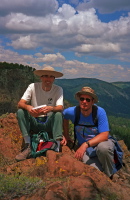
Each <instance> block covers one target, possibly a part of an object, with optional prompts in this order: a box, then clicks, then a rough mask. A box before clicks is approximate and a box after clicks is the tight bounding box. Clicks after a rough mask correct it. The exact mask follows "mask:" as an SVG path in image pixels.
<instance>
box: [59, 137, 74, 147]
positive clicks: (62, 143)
mask: <svg viewBox="0 0 130 200" xmlns="http://www.w3.org/2000/svg"><path fill="white" fill-rule="evenodd" d="M68 141H71V142H72V143H73V140H72V139H71V138H70V137H68V138H65V137H64V136H63V139H62V140H61V142H60V143H61V145H67V142H68Z"/></svg>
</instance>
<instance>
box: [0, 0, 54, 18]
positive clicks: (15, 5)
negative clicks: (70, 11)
mask: <svg viewBox="0 0 130 200" xmlns="http://www.w3.org/2000/svg"><path fill="white" fill-rule="evenodd" d="M57 9H58V2H57V1H56V0H22V1H21V0H1V1H0V15H1V16H4V15H8V14H10V13H23V14H25V15H29V16H45V15H47V14H49V13H55V12H56V10H57Z"/></svg>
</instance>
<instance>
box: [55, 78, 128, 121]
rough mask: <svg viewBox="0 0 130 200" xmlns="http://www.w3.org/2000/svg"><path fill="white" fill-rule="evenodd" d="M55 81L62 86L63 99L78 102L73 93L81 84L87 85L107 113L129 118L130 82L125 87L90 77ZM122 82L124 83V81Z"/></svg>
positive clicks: (73, 102)
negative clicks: (93, 91)
mask: <svg viewBox="0 0 130 200" xmlns="http://www.w3.org/2000/svg"><path fill="white" fill-rule="evenodd" d="M56 83H57V84H58V85H61V86H62V88H63V90H64V96H65V99H66V100H67V101H70V102H71V103H72V104H73V105H75V104H77V103H78V102H77V100H76V99H75V98H74V94H75V93H76V92H77V91H79V90H80V89H81V88H82V87H83V86H89V87H92V88H93V89H94V90H95V91H96V93H97V95H98V98H99V102H98V105H99V106H102V107H104V108H105V110H106V111H107V113H108V114H109V115H114V116H120V117H128V118H130V106H129V105H130V82H127V83H126V87H125V88H121V87H118V86H116V85H115V83H114V84H113V83H108V82H105V81H101V80H98V79H92V78H77V79H57V80H56ZM122 84H124V85H125V82H124V83H122Z"/></svg>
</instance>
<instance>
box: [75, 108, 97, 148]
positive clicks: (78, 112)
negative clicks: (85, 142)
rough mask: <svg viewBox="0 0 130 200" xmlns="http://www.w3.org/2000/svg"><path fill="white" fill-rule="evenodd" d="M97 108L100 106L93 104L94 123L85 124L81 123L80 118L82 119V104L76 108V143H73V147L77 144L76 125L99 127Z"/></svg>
mask: <svg viewBox="0 0 130 200" xmlns="http://www.w3.org/2000/svg"><path fill="white" fill-rule="evenodd" d="M97 109H98V107H97V106H96V105H93V106H92V118H93V122H94V125H91V124H90V125H84V124H79V120H80V113H81V111H80V106H79V105H78V106H76V108H75V121H74V145H73V148H74V146H75V143H76V130H75V127H76V126H77V125H78V126H85V127H88V128H89V127H97V126H98V118H97Z"/></svg>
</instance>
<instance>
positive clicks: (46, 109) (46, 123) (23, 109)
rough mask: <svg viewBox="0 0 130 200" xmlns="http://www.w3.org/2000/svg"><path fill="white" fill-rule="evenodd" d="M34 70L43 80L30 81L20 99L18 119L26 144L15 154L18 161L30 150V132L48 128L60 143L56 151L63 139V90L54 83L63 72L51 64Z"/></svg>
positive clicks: (50, 133) (50, 134) (27, 154)
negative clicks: (56, 69)
mask: <svg viewBox="0 0 130 200" xmlns="http://www.w3.org/2000/svg"><path fill="white" fill-rule="evenodd" d="M34 74H36V75H38V76H39V77H40V79H41V82H38V83H32V84H30V85H29V86H28V88H27V90H26V91H25V93H24V95H23V96H22V98H21V100H20V101H19V103H18V108H19V109H18V111H17V119H18V123H19V127H20V130H21V132H22V136H23V138H24V141H25V147H24V149H23V151H22V152H21V153H19V154H18V155H17V156H16V160H17V161H21V160H25V159H26V158H28V157H29V155H30V153H31V148H30V143H31V141H30V134H31V132H34V133H38V132H39V131H41V130H44V131H46V132H48V133H49V137H50V138H53V139H55V140H56V141H57V143H58V149H57V151H59V146H60V141H61V140H62V110H63V90H62V88H61V87H59V86H57V85H55V84H53V83H54V80H55V78H59V77H62V76H63V74H62V73H61V72H57V71H55V70H54V68H52V67H50V66H46V67H44V68H43V69H42V70H35V71H34ZM39 106H40V108H39Z"/></svg>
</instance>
